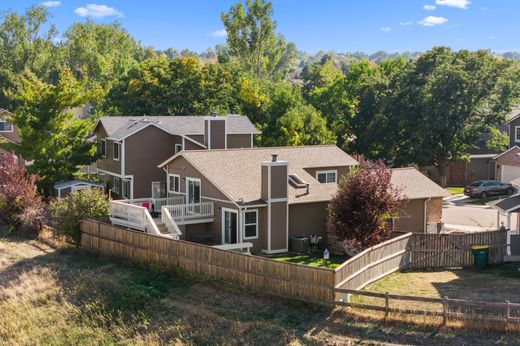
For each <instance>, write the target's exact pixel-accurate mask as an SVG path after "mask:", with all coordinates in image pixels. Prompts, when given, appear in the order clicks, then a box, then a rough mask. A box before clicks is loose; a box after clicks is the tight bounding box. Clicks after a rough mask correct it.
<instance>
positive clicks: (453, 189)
mask: <svg viewBox="0 0 520 346" xmlns="http://www.w3.org/2000/svg"><path fill="white" fill-rule="evenodd" d="M446 190H447V191H448V192H449V193H450V194H452V195H460V194H463V193H464V187H462V186H448V187H447V188H446Z"/></svg>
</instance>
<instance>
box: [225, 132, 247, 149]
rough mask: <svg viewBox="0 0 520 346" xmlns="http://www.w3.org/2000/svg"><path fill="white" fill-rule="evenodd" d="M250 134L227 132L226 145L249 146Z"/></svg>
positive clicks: (230, 147)
mask: <svg viewBox="0 0 520 346" xmlns="http://www.w3.org/2000/svg"><path fill="white" fill-rule="evenodd" d="M251 143H252V142H251V135H250V134H236V135H233V134H228V135H227V147H228V149H232V148H251Z"/></svg>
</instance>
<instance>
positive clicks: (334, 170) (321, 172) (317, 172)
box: [315, 169, 338, 184]
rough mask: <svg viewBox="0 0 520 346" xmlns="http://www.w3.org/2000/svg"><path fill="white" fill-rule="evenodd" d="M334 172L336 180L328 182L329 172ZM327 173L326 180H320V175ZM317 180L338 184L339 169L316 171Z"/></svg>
mask: <svg viewBox="0 0 520 346" xmlns="http://www.w3.org/2000/svg"><path fill="white" fill-rule="evenodd" d="M330 173H334V181H333V182H327V174H330ZM320 174H325V182H324V183H322V182H320V181H319V180H318V175H320ZM315 178H316V180H318V182H319V183H320V184H337V183H338V170H337V169H329V170H323V171H316V177H315Z"/></svg>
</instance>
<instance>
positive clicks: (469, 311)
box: [335, 288, 520, 325]
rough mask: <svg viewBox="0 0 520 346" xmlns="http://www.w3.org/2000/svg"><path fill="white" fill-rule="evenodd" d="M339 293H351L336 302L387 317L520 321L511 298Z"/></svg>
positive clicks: (519, 306) (519, 310)
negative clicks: (470, 298) (503, 300)
mask: <svg viewBox="0 0 520 346" xmlns="http://www.w3.org/2000/svg"><path fill="white" fill-rule="evenodd" d="M336 293H337V294H341V295H349V299H348V300H346V301H336V302H335V304H337V305H341V306H348V307H352V308H361V309H367V310H373V311H380V312H383V313H384V316H385V318H387V317H388V315H389V314H390V313H398V314H406V315H422V316H433V317H441V318H442V323H443V324H444V325H445V324H446V322H447V321H448V320H457V321H480V322H486V323H487V322H495V323H496V322H498V323H514V324H520V304H518V303H510V302H507V301H506V302H504V303H501V302H488V301H476V300H465V299H451V298H448V297H442V298H430V297H415V296H403V295H397V294H389V293H376V292H368V291H359V290H352V289H339V288H338V289H336ZM350 295H354V297H350ZM403 302H404V303H403Z"/></svg>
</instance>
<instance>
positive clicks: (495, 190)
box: [464, 180, 515, 198]
mask: <svg viewBox="0 0 520 346" xmlns="http://www.w3.org/2000/svg"><path fill="white" fill-rule="evenodd" d="M514 192H515V188H514V187H513V185H511V184H508V183H501V182H499V181H496V180H477V181H475V182H473V183H471V184H469V185H468V186H466V187H465V188H464V194H465V195H466V196H469V197H480V198H487V197H489V196H492V195H512V194H513V193H514Z"/></svg>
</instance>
